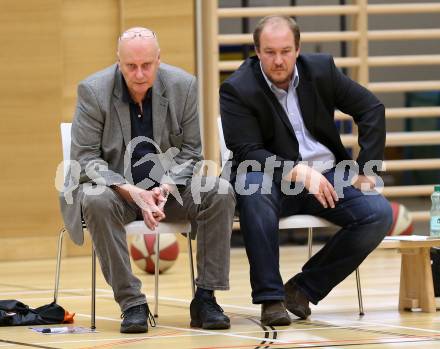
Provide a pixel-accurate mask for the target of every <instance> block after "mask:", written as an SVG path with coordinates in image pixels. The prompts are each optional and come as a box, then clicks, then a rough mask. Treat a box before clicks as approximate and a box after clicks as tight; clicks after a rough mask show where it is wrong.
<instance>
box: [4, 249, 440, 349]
mask: <svg viewBox="0 0 440 349" xmlns="http://www.w3.org/2000/svg"><path fill="white" fill-rule="evenodd" d="M314 248H315V250H316V249H317V248H318V247H317V246H315V247H314ZM306 250H307V248H306V247H305V246H295V247H283V248H282V249H281V266H282V275H283V277H284V279H285V280H287V278H288V277H289V276H290V275H292V274H294V273H296V272H297V271H298V270H299V269H300V267H301V265H302V263H303V261H305V260H306V254H307V251H306ZM54 271H55V261H54V260H42V261H26V262H3V263H0V299H18V300H21V301H23V302H24V303H27V304H29V305H30V306H32V307H37V306H40V305H43V304H47V303H50V302H51V300H52V287H53V279H54ZM136 273H137V275H138V276H139V277H141V279H142V281H143V284H144V290H145V292H146V294H147V296H148V299H149V300H150V301H149V303H150V306H151V307H153V306H154V304H153V302H152V299H153V291H154V288H153V280H154V279H153V276H151V275H146V274H142V273H140V272H137V271H136ZM248 273H249V268H248V263H247V259H246V255H245V251H244V250H243V249H233V250H232V253H231V290H230V291H227V292H218V293H217V298H218V300H219V303H220V304H221V305H222V307H223V308H224V310H225V312H226V313H227V314H228V315H229V316H230V317H231V323H232V327H231V329H230V330H224V331H205V330H201V329H192V328H190V327H189V311H188V307H189V302H190V300H191V290H190V284H189V269H188V265H187V255H186V254H184V253H181V254H180V256H179V259H178V260H177V262H176V264H175V265H174V266H173V267H172V268H171V269H170V270H169V271H168V272H166V273H165V274H163V275H161V277H160V292H159V297H160V302H159V318H158V319H157V322H158V324H157V327H156V328H153V329H150V330H149V332H148V333H147V334H137V335H122V334H120V333H119V324H120V321H121V319H120V312H119V308H118V306H117V305H116V303H115V302H114V300H113V297H112V291H111V289H110V288H109V287H108V286H107V285H106V284H105V281H104V280H103V278H102V275H101V272H100V271H99V273H98V280H97V285H98V291H97V316H98V317H97V333H87V334H59V335H44V334H40V333H35V332H32V331H31V330H30V329H28V328H27V327H26V326H24V327H0V349H1V348H26V347H27V348H161V349H168V348H197V349H208V348H209V349H214V348H215V349H217V348H219V349H229V348H231V349H240V348H244V349H252V348H255V349H257V348H258V349H260V348H261V349H263V348H277V349H282V348H283V349H285V348H339V349H340V348H356V349H364V348H438V347H439V346H440V313H439V312H437V313H433V314H427V313H421V312H398V311H397V300H398V290H399V273H400V256H399V254H397V253H396V251H393V250H378V251H375V252H374V253H373V254H371V255H370V256H369V257H368V259H367V260H366V261H365V262H364V264H362V266H361V268H360V273H361V281H362V286H363V288H362V290H363V295H364V307H365V311H366V314H365V316H363V317H359V315H358V308H357V295H356V284H355V278H354V275H352V276H350V277H349V278H348V279H347V280H345V281H344V282H343V283H341V284H340V285H339V286H338V287H337V288H335V289H334V290H333V291H332V293H331V294H330V295H329V296H328V297H327V298H326V299H325V300H324V301H322V302H321V303H320V304H319V305H318V306H313V305H312V316H311V317H310V318H309V319H308V320H307V321H300V320H294V322H293V323H292V325H290V326H288V327H277V328H269V327H264V326H262V325H261V324H260V322H259V314H260V308H259V306H256V305H252V304H251V301H250V287H249V281H248ZM59 303H60V305H62V306H63V307H65V308H66V309H68V310H69V311H73V312H75V313H76V316H75V323H74V325H71V326H84V327H87V326H89V324H90V258H85V257H81V258H69V259H64V260H63V264H62V277H61V292H60V298H59ZM60 326H61V325H60Z"/></svg>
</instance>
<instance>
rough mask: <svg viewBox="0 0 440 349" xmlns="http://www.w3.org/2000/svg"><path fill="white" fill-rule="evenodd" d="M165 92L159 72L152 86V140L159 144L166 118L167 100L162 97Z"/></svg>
mask: <svg viewBox="0 0 440 349" xmlns="http://www.w3.org/2000/svg"><path fill="white" fill-rule="evenodd" d="M164 92H165V86H164V84H163V81H162V76H161V73H160V70H159V71H158V73H157V77H156V80H155V81H154V84H153V96H152V103H153V110H152V114H153V138H154V141H155V142H156V143H157V144H159V146H160V143H161V141H162V133H163V128H164V126H165V121H166V117H167V110H168V99H167V98H166V97H164V96H163V94H164Z"/></svg>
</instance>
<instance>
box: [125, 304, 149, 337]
mask: <svg viewBox="0 0 440 349" xmlns="http://www.w3.org/2000/svg"><path fill="white" fill-rule="evenodd" d="M121 317H122V318H123V319H124V320H122V323H121V333H144V332H148V319H150V324H151V325H152V326H153V327H154V326H155V325H156V323H155V322H154V318H152V315H151V313H150V309H149V308H148V304H140V305H135V306H133V307H131V308H128V309H127V310H126V311H124V313H123V314H122V315H121ZM153 323H154V325H153Z"/></svg>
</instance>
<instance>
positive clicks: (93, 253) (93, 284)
mask: <svg viewBox="0 0 440 349" xmlns="http://www.w3.org/2000/svg"><path fill="white" fill-rule="evenodd" d="M90 328H91V329H92V330H95V329H96V252H95V249H94V248H93V244H92V317H91V319H90Z"/></svg>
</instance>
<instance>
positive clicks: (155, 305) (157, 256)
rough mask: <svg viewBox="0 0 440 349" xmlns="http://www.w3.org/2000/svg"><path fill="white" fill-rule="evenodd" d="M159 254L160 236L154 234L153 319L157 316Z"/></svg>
mask: <svg viewBox="0 0 440 349" xmlns="http://www.w3.org/2000/svg"><path fill="white" fill-rule="evenodd" d="M159 252H160V234H156V253H155V258H154V317H158V316H159V315H158V310H159Z"/></svg>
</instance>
